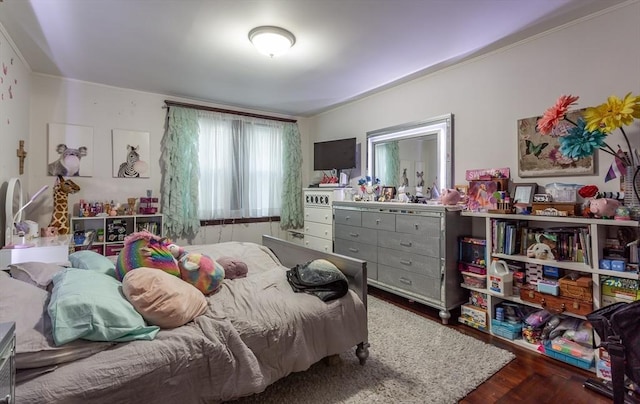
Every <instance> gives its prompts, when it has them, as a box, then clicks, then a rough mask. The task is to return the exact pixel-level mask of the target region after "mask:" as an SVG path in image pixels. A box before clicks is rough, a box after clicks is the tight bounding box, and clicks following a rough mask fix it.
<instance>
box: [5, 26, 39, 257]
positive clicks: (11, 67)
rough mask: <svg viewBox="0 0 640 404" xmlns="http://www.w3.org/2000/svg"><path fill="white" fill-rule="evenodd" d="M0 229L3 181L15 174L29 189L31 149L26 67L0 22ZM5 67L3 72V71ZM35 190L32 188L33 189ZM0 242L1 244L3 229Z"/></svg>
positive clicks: (28, 82) (32, 146)
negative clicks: (22, 162)
mask: <svg viewBox="0 0 640 404" xmlns="http://www.w3.org/2000/svg"><path fill="white" fill-rule="evenodd" d="M0 65H1V66H3V70H2V71H0V81H1V82H0V140H1V142H2V147H0V184H1V186H0V206H2V211H1V212H0V226H1V227H0V228H2V229H4V228H5V211H4V201H5V197H6V192H7V191H6V190H7V182H8V181H9V179H11V178H13V177H19V178H20V181H21V182H22V187H23V190H24V192H25V195H26V196H29V195H31V193H30V194H29V195H27V194H26V192H27V190H28V189H29V178H28V170H27V163H28V162H29V161H30V160H31V159H32V156H33V154H34V149H36V147H37V146H35V145H33V144H32V143H31V142H30V141H29V140H30V139H29V96H30V93H31V78H30V69H29V66H28V65H27V64H26V63H25V62H24V61H23V59H22V58H21V56H20V54H19V52H17V51H16V48H15V47H14V44H13V41H11V39H10V38H9V35H8V34H7V33H6V31H5V29H4V27H3V26H2V25H1V24H0ZM4 69H6V73H5V72H4ZM20 140H24V142H25V145H24V148H25V150H27V159H26V160H25V171H24V174H23V175H20V172H19V167H20V166H19V160H18V157H17V155H16V150H17V149H18V144H19V142H20ZM34 192H35V191H34ZM0 233H1V234H2V235H1V236H0V239H1V240H2V245H4V231H2V232H0Z"/></svg>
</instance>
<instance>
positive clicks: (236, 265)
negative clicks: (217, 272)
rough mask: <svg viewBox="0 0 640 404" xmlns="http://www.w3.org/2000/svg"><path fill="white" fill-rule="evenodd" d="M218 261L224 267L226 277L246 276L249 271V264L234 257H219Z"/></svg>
mask: <svg viewBox="0 0 640 404" xmlns="http://www.w3.org/2000/svg"><path fill="white" fill-rule="evenodd" d="M216 262H217V263H219V264H220V265H222V268H223V269H224V279H236V278H244V277H246V276H247V272H249V268H247V264H245V263H244V262H243V261H241V260H239V259H237V258H233V257H219V258H218V259H217V260H216Z"/></svg>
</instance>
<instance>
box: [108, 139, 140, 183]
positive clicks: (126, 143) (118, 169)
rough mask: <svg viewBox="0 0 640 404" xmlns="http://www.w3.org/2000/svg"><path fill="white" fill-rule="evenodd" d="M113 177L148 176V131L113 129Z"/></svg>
mask: <svg viewBox="0 0 640 404" xmlns="http://www.w3.org/2000/svg"><path fill="white" fill-rule="evenodd" d="M112 141H113V177H114V178H149V163H148V161H149V132H137V131H133V130H123V129H113V133H112Z"/></svg>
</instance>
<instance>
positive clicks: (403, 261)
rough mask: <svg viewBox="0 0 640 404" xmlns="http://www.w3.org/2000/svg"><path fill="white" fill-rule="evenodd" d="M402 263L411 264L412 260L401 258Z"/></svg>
mask: <svg viewBox="0 0 640 404" xmlns="http://www.w3.org/2000/svg"><path fill="white" fill-rule="evenodd" d="M400 263H401V264H403V265H411V260H400Z"/></svg>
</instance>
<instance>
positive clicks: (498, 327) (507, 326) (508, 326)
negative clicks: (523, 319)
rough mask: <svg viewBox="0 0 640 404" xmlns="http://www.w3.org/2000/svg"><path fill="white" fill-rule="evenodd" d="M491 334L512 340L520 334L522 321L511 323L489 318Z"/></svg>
mask: <svg viewBox="0 0 640 404" xmlns="http://www.w3.org/2000/svg"><path fill="white" fill-rule="evenodd" d="M491 334H494V335H499V336H501V337H504V338H507V339H510V340H512V341H513V340H514V339H516V338H518V337H520V336H521V334H522V323H518V324H513V323H508V322H506V321H498V320H496V319H491Z"/></svg>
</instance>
